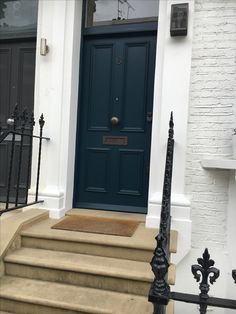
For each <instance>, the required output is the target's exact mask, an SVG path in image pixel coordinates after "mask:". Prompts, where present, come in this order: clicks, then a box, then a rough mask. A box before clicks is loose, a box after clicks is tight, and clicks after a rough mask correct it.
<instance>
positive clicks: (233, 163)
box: [201, 159, 236, 170]
mask: <svg viewBox="0 0 236 314" xmlns="http://www.w3.org/2000/svg"><path fill="white" fill-rule="evenodd" d="M201 165H202V167H203V168H204V169H221V170H236V159H203V160H202V162H201Z"/></svg>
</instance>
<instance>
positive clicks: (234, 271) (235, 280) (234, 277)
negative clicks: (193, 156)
mask: <svg viewBox="0 0 236 314" xmlns="http://www.w3.org/2000/svg"><path fill="white" fill-rule="evenodd" d="M232 277H233V279H234V282H235V283H236V269H234V270H232Z"/></svg>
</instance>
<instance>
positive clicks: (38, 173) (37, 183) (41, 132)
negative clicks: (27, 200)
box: [35, 114, 45, 202]
mask: <svg viewBox="0 0 236 314" xmlns="http://www.w3.org/2000/svg"><path fill="white" fill-rule="evenodd" d="M44 124H45V121H44V117H43V114H41V116H40V119H39V126H40V135H39V136H40V139H39V151H38V170H37V182H36V193H35V202H37V201H38V192H39V175H40V165H41V150H42V136H43V127H44Z"/></svg>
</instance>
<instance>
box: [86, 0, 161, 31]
mask: <svg viewBox="0 0 236 314" xmlns="http://www.w3.org/2000/svg"><path fill="white" fill-rule="evenodd" d="M86 3H87V7H86V27H92V26H102V25H113V24H125V23H140V22H148V21H156V20H157V16H158V6H159V0H87V1H86Z"/></svg>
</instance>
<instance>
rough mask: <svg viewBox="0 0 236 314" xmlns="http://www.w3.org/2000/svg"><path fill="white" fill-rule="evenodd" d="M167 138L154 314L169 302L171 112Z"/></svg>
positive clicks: (154, 264)
mask: <svg viewBox="0 0 236 314" xmlns="http://www.w3.org/2000/svg"><path fill="white" fill-rule="evenodd" d="M168 133H169V137H168V142H167V152H166V164H165V177H164V184H163V195H162V207H161V217H160V231H159V235H158V236H157V237H156V241H157V247H156V249H155V251H154V256H153V258H152V261H151V266H152V271H153V273H154V275H155V278H154V281H153V283H152V285H151V289H150V291H149V298H148V299H149V301H150V302H152V303H153V306H154V314H165V312H166V310H165V308H166V306H165V305H167V304H168V301H169V292H170V287H169V285H168V282H167V273H168V267H169V263H168V260H169V245H170V225H171V215H170V203H171V181H172V168H173V152H174V122H173V113H172V112H171V116H170V121H169V131H168Z"/></svg>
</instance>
